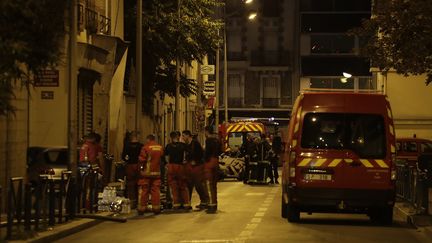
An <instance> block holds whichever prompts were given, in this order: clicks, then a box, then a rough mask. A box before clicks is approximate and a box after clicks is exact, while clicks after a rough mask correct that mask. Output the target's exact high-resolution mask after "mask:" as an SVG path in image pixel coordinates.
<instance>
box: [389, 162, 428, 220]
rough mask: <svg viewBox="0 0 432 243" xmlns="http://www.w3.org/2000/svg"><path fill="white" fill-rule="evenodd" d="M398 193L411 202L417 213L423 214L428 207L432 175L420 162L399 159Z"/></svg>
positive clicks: (397, 165) (397, 164)
mask: <svg viewBox="0 0 432 243" xmlns="http://www.w3.org/2000/svg"><path fill="white" fill-rule="evenodd" d="M431 163H432V161H431ZM396 172H397V181H396V195H397V197H398V198H399V199H402V200H404V201H406V202H408V203H410V204H411V205H412V206H413V207H414V208H415V210H416V213H417V214H423V213H426V212H427V209H428V188H429V183H430V180H431V179H432V177H430V176H428V172H427V170H425V169H422V168H419V166H418V163H409V162H407V161H397V163H396Z"/></svg>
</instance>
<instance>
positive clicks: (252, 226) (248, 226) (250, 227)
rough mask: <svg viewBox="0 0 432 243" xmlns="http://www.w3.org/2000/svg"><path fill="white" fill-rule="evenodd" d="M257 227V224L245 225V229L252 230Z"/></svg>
mask: <svg viewBox="0 0 432 243" xmlns="http://www.w3.org/2000/svg"><path fill="white" fill-rule="evenodd" d="M257 226H258V224H247V225H246V227H245V229H247V230H254V229H255V228H256V227H257Z"/></svg>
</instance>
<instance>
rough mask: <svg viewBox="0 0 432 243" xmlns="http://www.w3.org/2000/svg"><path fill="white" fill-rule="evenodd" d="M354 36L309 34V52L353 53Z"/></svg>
mask: <svg viewBox="0 0 432 243" xmlns="http://www.w3.org/2000/svg"><path fill="white" fill-rule="evenodd" d="M354 39H355V38H354V36H347V35H311V47H310V51H311V53H315V54H324V53H325V54H333V53H353V51H354V46H355V43H354Z"/></svg>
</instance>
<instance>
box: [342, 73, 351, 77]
mask: <svg viewBox="0 0 432 243" xmlns="http://www.w3.org/2000/svg"><path fill="white" fill-rule="evenodd" d="M342 75H343V76H344V77H345V78H351V77H352V75H351V73H346V72H343V73H342Z"/></svg>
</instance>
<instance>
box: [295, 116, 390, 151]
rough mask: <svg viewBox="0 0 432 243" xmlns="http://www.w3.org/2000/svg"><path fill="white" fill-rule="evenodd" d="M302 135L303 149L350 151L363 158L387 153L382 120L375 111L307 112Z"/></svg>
mask: <svg viewBox="0 0 432 243" xmlns="http://www.w3.org/2000/svg"><path fill="white" fill-rule="evenodd" d="M302 130H303V132H302V137H301V146H302V147H303V148H314V149H336V150H345V149H347V150H351V151H353V152H355V153H356V154H357V155H358V156H360V157H362V158H383V157H385V154H386V136H385V127H384V119H383V117H382V116H380V115H374V114H350V113H308V114H306V115H305V118H304V123H303V129H302Z"/></svg>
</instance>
